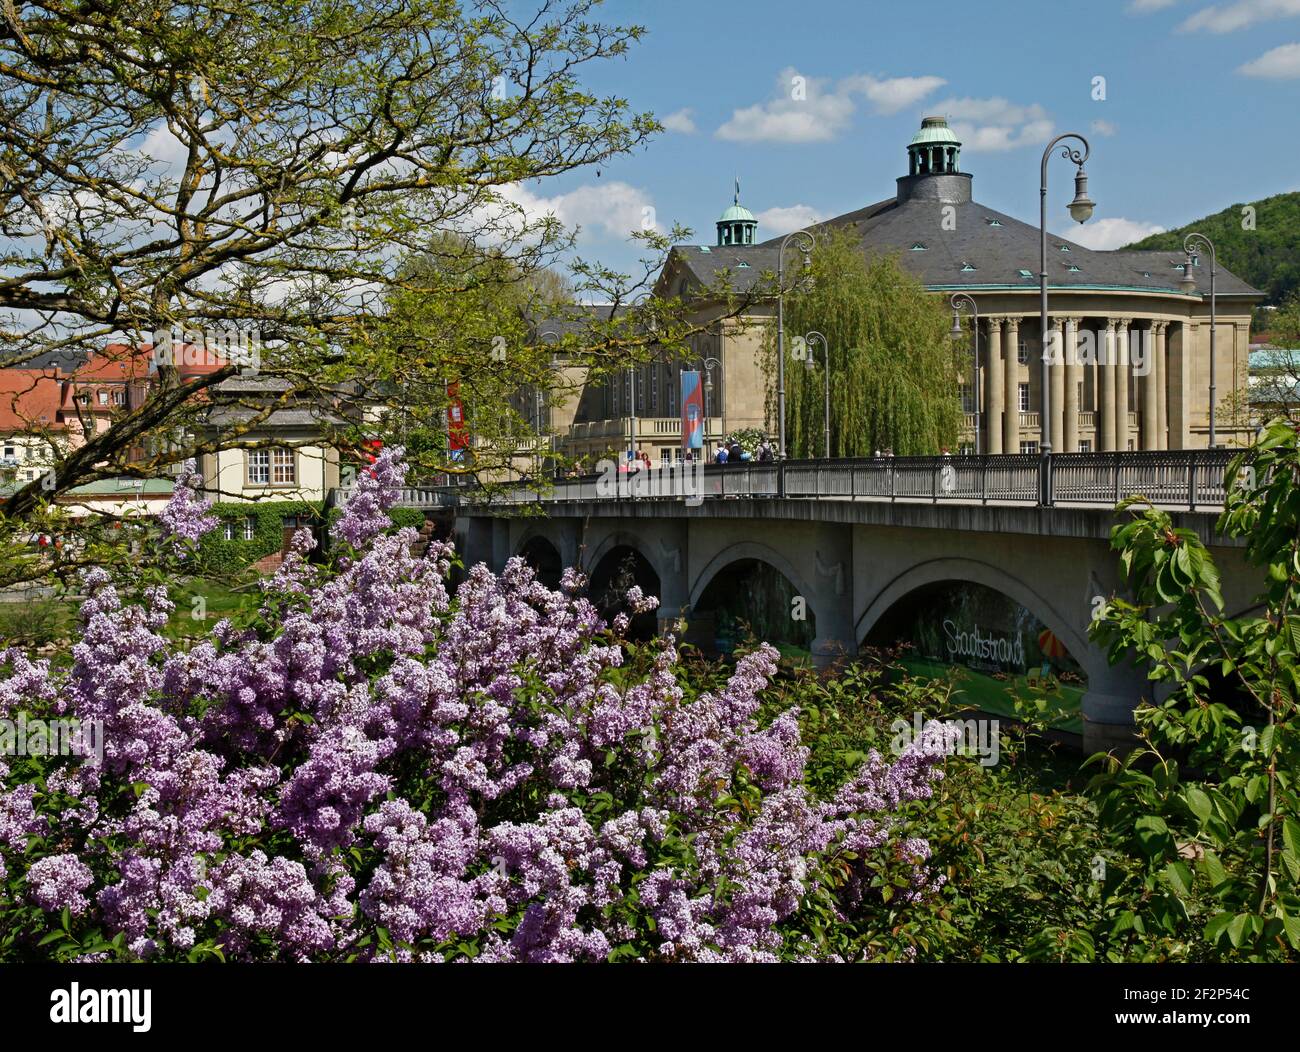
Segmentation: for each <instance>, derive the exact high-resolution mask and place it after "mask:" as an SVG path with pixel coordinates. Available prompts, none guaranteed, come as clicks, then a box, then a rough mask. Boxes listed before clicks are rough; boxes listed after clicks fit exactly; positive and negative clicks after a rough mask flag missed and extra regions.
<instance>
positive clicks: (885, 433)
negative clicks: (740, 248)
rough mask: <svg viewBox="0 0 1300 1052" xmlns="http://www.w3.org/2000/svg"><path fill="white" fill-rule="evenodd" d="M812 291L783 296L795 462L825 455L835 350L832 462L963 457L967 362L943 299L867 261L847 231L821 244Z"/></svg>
mask: <svg viewBox="0 0 1300 1052" xmlns="http://www.w3.org/2000/svg"><path fill="white" fill-rule="evenodd" d="M812 260H813V265H812V277H813V281H812V283H811V285H810V286H809V287H806V288H798V289H796V290H795V291H794V292H792V293H788V294H787V295H786V301H785V302H786V306H785V331H786V346H785V353H786V364H785V369H786V373H785V375H786V431H787V435H786V438H787V440H788V444H787V447H786V448H787V449H788V450H789V451H790V456H792V457H820V456H821V455H822V450H823V438H822V435H823V432H822V428H823V420H824V411H823V403H824V393H825V388H824V383H825V379H824V373H823V371H822V370H823V368H824V366H823V361H824V357H823V349H822V346H821V343H820V341H816V342H814V344H813V345H812V346H811V347H809V348H808V350H807V353H803V351H802V348H801V346H800V343H799V341H798V340H797V339H796V338H795V337H798V336H803V335H804V334H806V333H808V332H810V331H817V332H820V333H822V334H823V335H824V336H825V337H826V342H827V344H828V345H829V347H830V372H831V377H830V379H831V407H830V409H831V411H830V416H831V421H830V423H831V455H832V456H835V457H857V456H870V455H871V454H872V453H873V452H874V451H876V450H883V449H892V450H893V451H894V453H896V454H898V455H899V456H924V455H933V454H937V453H939V452H940V451H941V450H944V449H954V450H955V449H956V445H957V435H958V432H959V429H960V427H961V420H962V413H961V402H960V389H959V384H960V383H961V377H962V368H963V363H964V358H963V355H962V353H961V350H960V348H961V347H965V346H966V344H960V345H954V343H953V341H952V339H951V337H950V335H949V325H950V317H949V314H948V312H947V310H946V308H945V306H944V303H943V301H942V300H940V299H938V298H936V297H935V296H934V295H933V294H929V293H927V292H926V291H925V289H924V288H923V287H922V285H921V284H920V283H919V282H917V281H916V279H915V278H913V277H911V276H910V275H908V274H907V273H906V271H904V270H903V269H902V267H901V266H900V265H899V264H898V261H897V260H896V259H894V258H892V257H886V258H881V259H876V260H871V261H868V260H867V259H866V257H865V256H864V255H863V253H862V247H861V243H860V241H858V240H857V239H856V238H854V237H853V236H852V234H850V233H848V232H845V231H832V232H831V233H829V234H826V235H821V236H819V237H818V243H817V249H816V251H814V252H813V254H812ZM765 350H766V354H767V360H768V364H769V366H770V367H769V369H768V370H767V374H768V378H769V382H768V400H769V417H770V418H771V419H775V418H776V411H775V408H774V407H775V401H776V368H775V365H776V331H775V327H773V328H772V329H771V330H770V331H769V333H768V336H767V338H766V341H765Z"/></svg>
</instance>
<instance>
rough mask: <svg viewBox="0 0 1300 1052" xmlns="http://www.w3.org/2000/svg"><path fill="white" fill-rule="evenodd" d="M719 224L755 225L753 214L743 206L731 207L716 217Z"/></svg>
mask: <svg viewBox="0 0 1300 1052" xmlns="http://www.w3.org/2000/svg"><path fill="white" fill-rule="evenodd" d="M718 222H719V223H735V222H741V223H756V222H758V220H756V219H755V218H754V213H753V212H751V211H750V210H749V209H748V208H746V207H745V206H744V205H731V206H729V207H728V208H727V210H726V211H725V212H723V213H722V215H720V216H719V217H718Z"/></svg>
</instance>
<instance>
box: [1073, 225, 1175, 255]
mask: <svg viewBox="0 0 1300 1052" xmlns="http://www.w3.org/2000/svg"><path fill="white" fill-rule="evenodd" d="M1069 223H1070V226H1069V232H1068V236H1069V238H1070V240H1071V241H1073V242H1074V243H1075V244H1078V245H1082V246H1083V247H1084V248H1093V249H1098V250H1105V249H1112V248H1123V247H1124V246H1125V245H1130V244H1132V243H1133V242H1134V241H1140V240H1142V238H1144V237H1150V236H1151V235H1152V234H1159V233H1162V232H1163V231H1164V229H1165V228H1164V227H1162V226H1159V225H1158V224H1156V223H1143V222H1141V221H1140V220H1137V219H1121V218H1114V219H1094V220H1092V221H1091V222H1089V223H1084V224H1083V226H1079V225H1078V224H1077V223H1075V222H1074V220H1073V219H1071V220H1070V221H1069Z"/></svg>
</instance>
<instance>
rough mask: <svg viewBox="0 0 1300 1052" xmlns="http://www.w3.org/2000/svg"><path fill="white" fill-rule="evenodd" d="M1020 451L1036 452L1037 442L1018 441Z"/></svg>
mask: <svg viewBox="0 0 1300 1052" xmlns="http://www.w3.org/2000/svg"><path fill="white" fill-rule="evenodd" d="M1020 452H1022V453H1037V452H1038V443H1037V442H1021V443H1020Z"/></svg>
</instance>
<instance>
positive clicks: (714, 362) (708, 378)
mask: <svg viewBox="0 0 1300 1052" xmlns="http://www.w3.org/2000/svg"><path fill="white" fill-rule="evenodd" d="M700 364H701V365H702V366H703V367H704V449H703V450H702V451H701V453H702V455H703V456H704V458H705V462H706V463H707V462H708V456H709V417H710V416H711V415H712V414H711V413H710V411H709V402H710V401H712V399H713V374H712V373H711V372H709V370H710V369H717V370H718V372H719V373H721V372H722V362H721V361H719V360H718V359H717V358H712V357H709V358H705V359H704V361H703V362H701V363H700ZM726 434H727V403H726V400H725V398H724V400H723V403H722V435H723V437H724V438H725V437H726Z"/></svg>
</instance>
